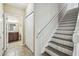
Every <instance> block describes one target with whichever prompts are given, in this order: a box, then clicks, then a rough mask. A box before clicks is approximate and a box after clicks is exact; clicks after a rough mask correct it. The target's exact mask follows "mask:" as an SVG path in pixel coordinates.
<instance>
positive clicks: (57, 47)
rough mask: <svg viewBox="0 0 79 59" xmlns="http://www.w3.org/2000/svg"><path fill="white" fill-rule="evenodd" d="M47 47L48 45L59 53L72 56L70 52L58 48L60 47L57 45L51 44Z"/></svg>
mask: <svg viewBox="0 0 79 59" xmlns="http://www.w3.org/2000/svg"><path fill="white" fill-rule="evenodd" d="M48 45H49V46H50V47H53V48H54V49H56V50H59V51H61V52H63V53H65V54H68V55H72V51H71V50H68V49H65V48H62V47H60V46H57V45H55V44H51V43H49V44H48Z"/></svg>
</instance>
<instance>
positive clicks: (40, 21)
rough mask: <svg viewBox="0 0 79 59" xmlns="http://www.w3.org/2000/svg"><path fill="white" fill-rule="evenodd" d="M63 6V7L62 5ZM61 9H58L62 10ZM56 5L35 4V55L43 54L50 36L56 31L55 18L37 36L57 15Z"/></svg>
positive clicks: (56, 20) (56, 19)
mask: <svg viewBox="0 0 79 59" xmlns="http://www.w3.org/2000/svg"><path fill="white" fill-rule="evenodd" d="M63 6H64V5H63ZM62 8H63V7H61V8H60V9H62ZM58 11H59V9H58V4H56V3H54V4H53V3H52V4H51V3H47V4H46V3H40V4H35V6H34V12H35V55H41V52H43V50H44V47H45V45H47V43H48V41H49V40H50V37H51V35H52V36H53V33H54V32H55V31H56V28H57V26H58V18H59V16H57V17H56V18H55V20H54V21H53V22H51V23H50V24H49V25H48V26H47V27H46V28H45V29H44V30H43V31H42V32H41V34H40V35H39V36H38V38H37V35H38V33H39V32H40V30H41V29H42V28H43V27H44V26H45V25H46V24H47V23H48V22H49V21H50V20H51V19H52V18H53V17H54V16H55V15H56V14H57V13H58Z"/></svg>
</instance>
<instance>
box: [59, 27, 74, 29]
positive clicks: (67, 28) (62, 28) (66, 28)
mask: <svg viewBox="0 0 79 59" xmlns="http://www.w3.org/2000/svg"><path fill="white" fill-rule="evenodd" d="M58 29H75V27H58Z"/></svg>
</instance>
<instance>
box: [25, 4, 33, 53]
mask: <svg viewBox="0 0 79 59" xmlns="http://www.w3.org/2000/svg"><path fill="white" fill-rule="evenodd" d="M32 11H33V4H32V3H31V4H28V6H27V8H26V16H25V17H27V15H29V14H30V13H31V12H32ZM33 16H34V14H33V13H32V14H31V15H29V16H28V17H27V18H25V20H24V39H25V44H26V45H27V46H28V48H29V49H30V50H31V51H32V52H34V40H33V38H34V36H33V26H34V25H33V22H34V17H33Z"/></svg>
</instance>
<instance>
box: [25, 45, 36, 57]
mask: <svg viewBox="0 0 79 59" xmlns="http://www.w3.org/2000/svg"><path fill="white" fill-rule="evenodd" d="M24 46H25V47H26V48H27V49H29V50H30V48H29V47H28V46H27V45H26V44H24ZM30 51H31V50H30ZM31 53H32V56H35V54H34V52H32V51H31Z"/></svg>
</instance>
